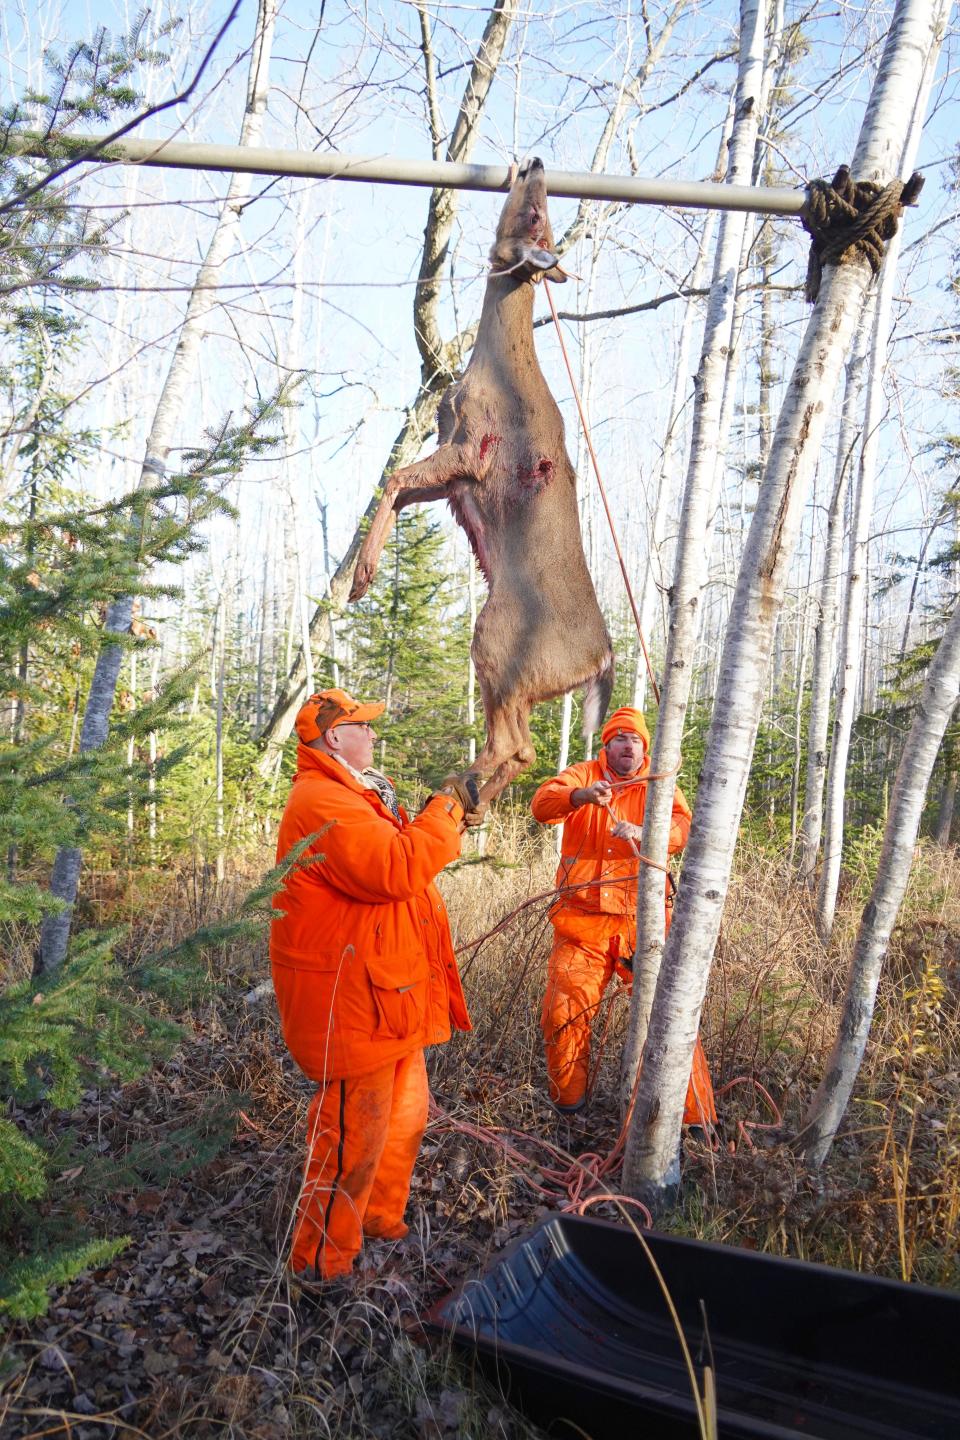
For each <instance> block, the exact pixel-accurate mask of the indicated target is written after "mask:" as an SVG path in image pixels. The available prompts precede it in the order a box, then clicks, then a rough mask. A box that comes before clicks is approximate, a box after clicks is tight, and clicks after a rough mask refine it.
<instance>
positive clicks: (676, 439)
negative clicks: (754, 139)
mask: <svg viewBox="0 0 960 1440" xmlns="http://www.w3.org/2000/svg"><path fill="white" fill-rule="evenodd" d="M734 98H735V97H734V96H731V97H730V108H729V110H728V111H727V120H726V124H725V125H724V128H723V134H722V136H721V137H720V150H719V153H718V155H717V163H716V166H715V167H714V173H713V177H712V178H713V179H714V180H716V181H720V180H722V179H723V176H724V171H725V166H726V158H727V149H728V145H729V142H730V131H731V128H732V126H733V109H734ZM716 219H717V212H716V211H715V210H711V211H710V212H709V213H708V214H707V215H706V217H705V218H704V222H703V229H702V230H701V232H700V244H699V246H698V247H697V258H696V261H695V262H694V266H693V270H692V271H691V272H690V280H689V286H688V285H687V284H686V283H685V284H684V288H685V289H687V288H689V289H690V290H694V291H695V290H700V289H701V288H702V286H703V281H704V276H705V275H706V269H707V259H708V256H709V254H710V247H711V245H712V243H713V232H714V228H715V225H716ZM699 313H700V303H699V300H698V299H696V298H694V296H693V295H691V296H690V297H689V298H688V299H687V303H686V307H685V309H684V315H683V321H682V323H681V326H680V338H679V341H678V342H677V359H676V365H675V367H674V380H673V394H672V395H671V397H670V410H669V414H668V416H667V429H666V434H665V435H664V437H663V449H662V450H661V452H660V463H659V465H658V466H657V474H656V479H655V481H654V490H655V494H656V499H655V501H654V507H653V515H652V517H651V519H650V524H649V530H648V540H647V556H646V561H645V563H644V568H643V594H642V595H641V598H640V628H641V630H642V632H643V636H644V639H645V640H646V642H647V646H648V649H650V650H651V652H652V648H653V629H654V619H655V609H656V608H659V607H658V606H657V600H658V597H659V595H662V594H664V593H665V591H666V588H667V587H666V585H665V584H664V583H663V577H664V568H665V567H664V556H663V543H664V534H665V531H666V524H667V515H668V514H669V512H670V505H671V502H672V501H673V497H674V491H675V488H676V485H675V478H674V477H675V470H676V469H677V468H678V466H679V464H680V458H679V454H678V452H679V451H680V441H681V438H682V436H683V434H684V431H685V428H686V422H685V418H684V411H685V410H686V408H687V402H688V397H689V389H690V377H689V376H688V374H687V363H688V356H689V353H690V340H691V336H692V333H693V326H694V321H695V320H696V318H697V316H698V315H699ZM664 628H666V627H664ZM658 632H659V627H658ZM646 700H647V667H646V664H645V663H644V659H643V649H642V647H641V646H640V645H638V646H637V663H636V666H635V669H634V681H633V704H634V707H635V708H636V709H637V710H642V709H643V708H644V706H645V704H646Z"/></svg>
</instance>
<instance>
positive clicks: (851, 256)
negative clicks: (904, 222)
mask: <svg viewBox="0 0 960 1440" xmlns="http://www.w3.org/2000/svg"><path fill="white" fill-rule="evenodd" d="M923 179H924V177H923V176H922V175H920V174H919V173H917V172H916V171H915V172H914V173H913V175H911V176H910V179H909V180H906V181H904V180H891V181H890V184H889V185H878V184H877V182H876V181H875V180H854V179H853V177H852V175H851V174H850V167H849V166H848V165H841V166H840V169H839V170H838V171H837V173H836V175H834V177H833V179H832V180H811V181H810V183H809V184H808V186H807V198H806V201H805V202H804V206H803V209H802V210H801V212H800V218H801V220H802V221H803V228H804V229H805V230H806V231H808V232H809V234H810V235H811V236H812V237H813V239H812V243H811V245H810V258H809V260H808V262H807V281H806V295H807V299H808V300H809V301H810V304H811V305H812V304H813V302H814V301H815V300H816V298H817V296H818V295H819V293H820V279H821V276H822V274H823V267H824V265H846V264H847V263H848V262H850V261H851V260H858V259H864V260H867V261H869V263H870V269H871V270H872V271H873V273H874V275H876V274H877V272H878V271H879V269H880V266H881V264H882V263H883V255H884V248H885V245H886V242H887V241H888V240H891V239H892V238H893V236H894V235H895V234H896V233H897V223H898V221H899V219H900V216H901V215H902V214H903V207H904V206H905V205H915V204H916V203H917V197H918V196H919V194H920V191H921V190H922V189H923Z"/></svg>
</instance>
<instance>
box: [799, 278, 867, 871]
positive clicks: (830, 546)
mask: <svg viewBox="0 0 960 1440" xmlns="http://www.w3.org/2000/svg"><path fill="white" fill-rule="evenodd" d="M863 313H864V316H866V315H867V314H868V307H867V308H865V309H864V312H863ZM866 339H867V329H866V327H865V326H863V325H861V327H860V329H859V330H858V332H857V336H856V338H855V339H854V342H853V349H852V350H851V352H850V358H849V360H848V361H847V373H846V380H845V382H844V390H843V408H842V410H841V414H840V428H839V431H838V434H837V455H836V464H835V467H834V479H833V493H832V494H831V496H830V506H829V509H828V511H827V536H826V546H825V549H824V557H823V570H822V571H821V575H820V593H819V596H818V598H817V624H816V640H815V642H814V649H813V670H812V672H811V677H810V712H809V715H808V717H807V765H806V776H805V782H804V792H803V819H802V821H801V825H800V863H799V866H798V871H799V874H800V877H801V879H802V880H803V881H804V882H805V883H806V884H807V885H810V884H812V882H813V876H814V874H815V872H816V868H817V856H818V854H819V851H820V836H821V833H822V831H823V782H824V780H825V778H826V774H827V735H828V732H829V729H830V692H831V684H832V680H833V667H834V660H835V658H836V644H837V612H838V607H839V601H840V567H841V562H842V556H843V537H844V516H845V514H846V504H847V494H848V493H849V489H850V475H851V473H852V471H853V457H854V453H855V451H856V447H857V443H858V441H859V439H860V433H861V432H860V426H859V423H858V420H859V414H860V392H861V387H862V384H863V366H864V362H865V360H866Z"/></svg>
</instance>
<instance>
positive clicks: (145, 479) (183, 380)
mask: <svg viewBox="0 0 960 1440" xmlns="http://www.w3.org/2000/svg"><path fill="white" fill-rule="evenodd" d="M275 21H276V0H259V5H258V9H257V23H256V30H255V33H254V39H253V44H252V47H251V53H250V68H249V74H248V80H247V96H246V105H245V109H244V116H243V122H242V124H241V127H240V144H241V145H255V144H256V143H257V141H258V140H259V139H260V135H261V133H262V130H263V116H264V113H265V111H266V108H267V92H268V89H269V72H270V51H271V46H272V43H273V31H274V25H275ZM251 179H252V177H251V176H250V175H244V174H235V175H232V176H231V178H230V183H229V185H228V187H227V194H226V199H225V200H224V203H223V207H222V209H221V211H220V215H219V217H218V219H217V223H216V226H215V227H214V231H213V234H212V235H211V237H210V241H209V243H208V245H207V249H206V253H205V255H204V258H203V261H202V263H201V265H200V268H199V270H198V272H197V278H196V281H195V284H194V287H193V290H192V292H191V295H190V301H189V304H188V306H187V312H186V315H185V317H184V321H183V324H182V326H181V328H180V334H179V338H178V341H177V347H176V350H175V351H174V354H173V358H172V359H171V361H170V367H169V369H168V371H167V376H166V379H165V381H164V383H163V388H162V390H161V392H160V399H159V401H158V403H157V408H156V410H155V412H154V416H153V421H152V423H151V426H150V433H149V435H148V437H147V442H146V447H145V454H144V459H143V463H142V466H141V470H140V477H139V480H138V484H137V489H138V490H146V489H148V488H149V487H150V485H151V484H154V483H155V482H156V480H157V479H158V478H159V477H161V476H162V475H163V474H164V473H165V470H166V464H167V457H168V456H169V453H170V450H171V448H172V446H173V444H174V441H175V439H176V437H177V434H178V431H179V427H180V424H181V419H182V415H183V410H184V401H185V397H186V393H187V388H188V386H189V385H190V384H191V382H192V380H193V378H194V376H195V374H196V366H197V357H198V352H199V349H200V342H201V339H202V337H203V321H204V319H205V317H206V316H207V315H208V314H209V312H210V310H211V308H212V307H213V306H214V304H216V299H217V285H218V282H219V280H220V274H221V270H222V267H223V265H224V263H225V261H226V260H227V258H228V256H229V254H230V250H231V247H232V245H233V241H234V234H235V231H236V229H237V226H238V225H239V223H240V217H241V215H242V213H243V203H242V202H243V200H244V198H245V197H246V195H247V194H248V193H249V190H250V184H251ZM133 601H134V597H133V596H132V595H124V596H121V597H120V598H119V599H117V600H115V601H114V602H113V603H112V604H111V605H110V607H109V609H108V611H107V615H106V620H105V623H104V633H105V635H106V636H110V635H125V634H126V633H127V632H128V631H129V629H130V622H131V620H132V618H133ZM122 659H123V646H122V645H120V644H111V643H110V642H109V641H108V640H107V641H105V642H104V643H103V645H102V648H101V650H100V654H99V655H98V657H97V663H96V667H95V669H94V673H93V679H92V681H91V683H90V691H89V694H88V696H87V703H86V708H85V710H84V715H83V724H82V726H81V730H80V750H81V752H85V751H89V750H98V749H100V748H101V746H102V745H103V744H104V742H105V741H106V739H107V736H108V734H109V730H110V712H111V709H112V708H113V700H114V695H115V694H116V689H117V679H118V677H119V674H120V665H121V662H122ZM82 860H83V855H82V852H81V850H80V849H79V848H78V847H76V846H70V847H62V848H61V849H60V850H58V852H57V855H56V858H55V860H54V864H53V871H52V874H51V876H50V890H51V893H52V894H53V895H55V896H56V897H57V899H59V900H61V901H62V902H63V907H62V909H60V910H59V911H58V912H57V913H56V914H54V915H47V916H46V917H45V918H44V921H43V925H42V927H41V934H40V950H39V954H38V957H37V964H36V968H37V971H38V972H40V973H45V972H47V971H51V970H55V969H57V968H58V967H59V966H60V965H62V964H63V961H64V958H65V957H66V953H67V943H68V941H69V938H70V923H71V917H72V914H73V906H74V903H75V901H76V897H77V887H78V885H79V881H80V867H81V864H82Z"/></svg>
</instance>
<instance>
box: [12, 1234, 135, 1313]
mask: <svg viewBox="0 0 960 1440" xmlns="http://www.w3.org/2000/svg"><path fill="white" fill-rule="evenodd" d="M129 1244H130V1238H129V1236H126V1235H122V1236H120V1237H119V1239H115V1240H85V1241H81V1242H79V1243H74V1244H67V1245H61V1246H58V1247H57V1248H56V1249H54V1250H50V1251H47V1252H46V1253H40V1254H38V1255H31V1256H29V1257H27V1258H26V1259H23V1260H17V1261H15V1262H14V1263H13V1264H12V1265H9V1266H7V1267H5V1268H3V1269H0V1314H6V1315H8V1316H9V1317H10V1318H11V1319H12V1320H36V1319H38V1318H39V1317H40V1316H41V1315H44V1314H46V1311H47V1306H48V1305H49V1303H50V1302H49V1295H48V1291H49V1290H50V1288H51V1287H52V1286H54V1285H66V1284H67V1283H68V1281H70V1280H74V1279H76V1277H77V1276H78V1275H81V1274H82V1273H83V1271H84V1270H89V1269H91V1268H92V1267H94V1266H98V1265H105V1264H106V1263H107V1261H108V1260H112V1259H113V1258H114V1256H116V1255H119V1254H120V1252H121V1251H122V1250H125V1249H126V1247H127V1246H128V1245H129Z"/></svg>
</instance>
